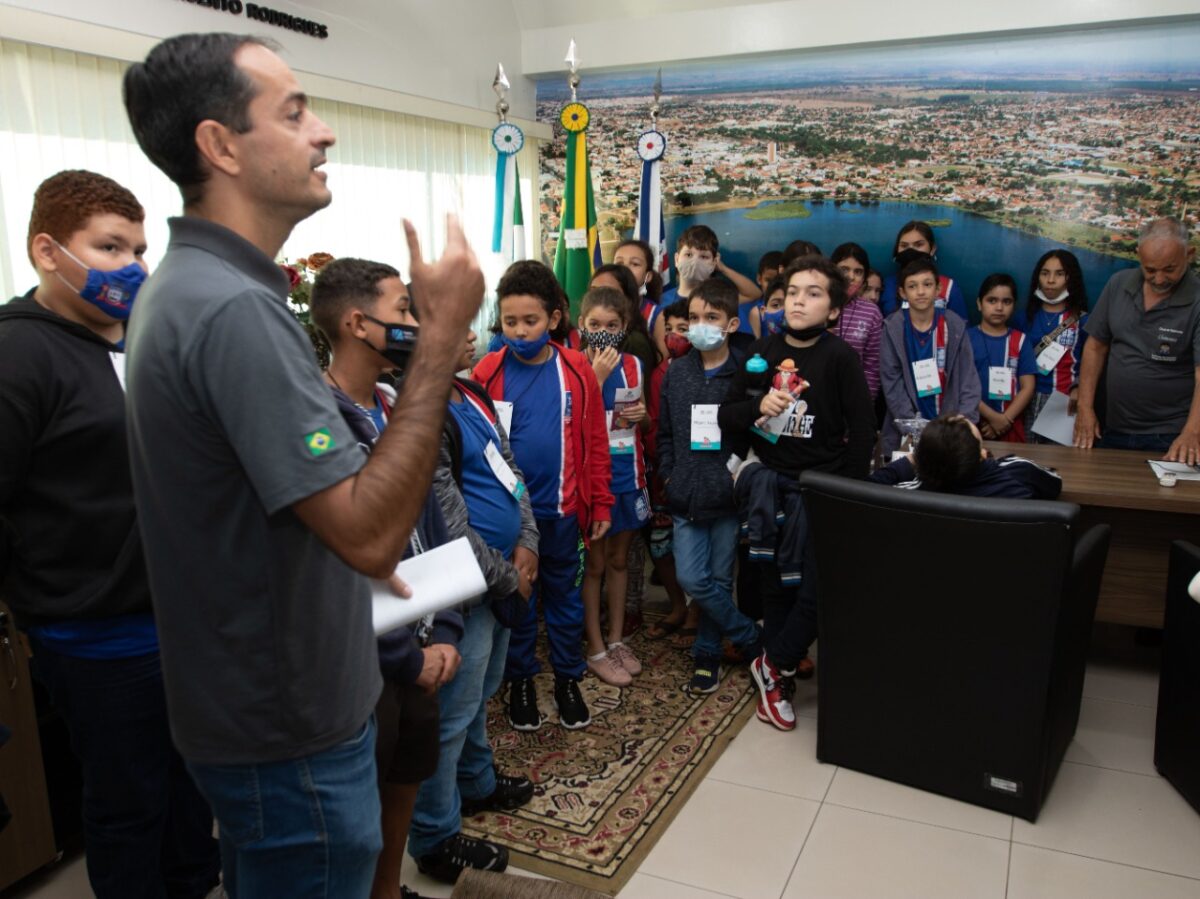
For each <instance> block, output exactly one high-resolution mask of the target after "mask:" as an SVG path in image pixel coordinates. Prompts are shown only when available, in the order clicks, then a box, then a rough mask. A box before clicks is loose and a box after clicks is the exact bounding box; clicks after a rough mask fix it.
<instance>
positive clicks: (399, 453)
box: [124, 34, 483, 899]
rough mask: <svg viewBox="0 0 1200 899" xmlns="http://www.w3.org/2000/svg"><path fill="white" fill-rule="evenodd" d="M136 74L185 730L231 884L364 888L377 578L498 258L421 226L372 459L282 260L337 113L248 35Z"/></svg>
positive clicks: (152, 511) (176, 664)
mask: <svg viewBox="0 0 1200 899" xmlns="http://www.w3.org/2000/svg"><path fill="white" fill-rule="evenodd" d="M124 87H125V105H126V109H127V111H128V113H129V119H130V122H131V124H132V126H133V131H134V134H135V135H136V136H137V139H138V143H139V144H140V145H141V147H142V149H143V150H144V151H145V153H146V155H147V156H149V157H150V159H151V160H152V161H153V162H154V163H155V164H156V165H158V167H159V168H161V169H162V170H163V171H164V172H165V173H166V174H167V176H168V177H170V178H171V179H172V180H173V181H174V182H175V183H176V184H177V185H178V186H179V188H180V191H181V193H182V194H183V203H184V215H183V217H181V218H175V219H171V221H170V226H171V238H170V243H169V244H168V247H167V253H166V257H165V258H164V259H163V261H162V265H161V266H160V267H159V269H158V270H157V271H156V273H155V275H154V277H153V278H151V279H150V280H149V281H148V282H147V284H146V286H145V287H144V288H143V290H142V292H141V295H140V297H139V303H138V307H137V311H136V312H135V314H134V316H133V320H132V321H131V323H130V328H129V368H128V388H129V436H130V441H129V443H130V456H131V461H132V470H133V480H134V490H135V496H136V499H137V503H138V513H139V520H140V523H141V528H142V534H143V540H144V543H145V549H146V559H147V563H148V568H149V573H150V580H151V584H152V587H153V591H152V592H153V594H154V607H155V612H156V617H157V621H158V627H159V636H160V640H161V643H162V660H163V672H164V678H165V683H166V691H167V703H168V711H169V715H170V721H171V728H172V734H173V737H174V739H175V742H176V744H177V745H178V747H179V750H180V753H181V754H182V756H183V757H184V759H185V760H186V761H187V763H188V767H189V770H191V772H192V774H193V776H194V777H195V780H196V783H197V785H198V786H199V788H200V790H201V792H202V793H203V794H204V795H205V797H206V798H207V799H208V800H209V802H210V803H211V805H212V807H213V812H214V813H215V815H216V817H217V819H218V821H219V823H220V836H221V851H222V861H223V866H224V875H225V887H226V890H227V892H228V893H229V894H230V895H231V896H233V897H235V899H240V897H257V896H264V897H265V896H270V897H288V899H297V897H310V896H311V897H316V896H321V897H327V896H339V897H342V896H346V897H358V896H361V897H365V896H367V894H368V893H369V891H370V886H371V880H372V875H373V872H374V868H375V856H376V855H377V853H378V851H379V848H380V833H379V826H380V819H379V816H380V808H379V800H378V793H377V788H376V777H375V762H374V733H375V731H374V723H373V719H372V710H373V709H374V707H375V702H376V699H377V698H378V696H379V692H380V688H381V682H380V675H379V663H378V658H377V654H376V649H375V638H374V634H373V632H372V627H371V608H370V591H369V588H368V584H367V581H366V578H365V577H364V575H371V576H374V577H386V576H388V575H389V574H390V573H391V572H392V571H393V569H394V567H395V565H396V563H397V562H398V561H399V560H400V558H401V556H402V555H403V553H404V550H405V547H406V546H407V544H408V540H409V534H410V532H411V530H412V527H413V524H414V522H415V521H416V519H417V516H418V514H419V512H420V510H421V508H422V504H423V502H424V499H425V495H426V493H427V491H428V489H429V486H430V483H431V481H432V475H433V470H434V465H435V462H436V454H437V448H438V445H439V443H440V440H441V431H442V419H443V415H444V414H445V410H446V396H447V394H448V393H449V390H450V384H451V380H452V377H453V374H454V368H455V366H456V365H457V360H458V357H459V355H460V349H461V347H462V344H463V342H464V340H465V339H466V333H467V327H468V324H469V322H470V320H471V318H472V316H473V315H474V314H475V312H476V311H477V309H478V307H479V303H480V300H481V299H482V295H483V278H482V275H481V273H480V270H479V266H478V263H477V262H476V260H475V257H474V255H473V254H472V252H471V250H470V248H469V247H468V246H467V245H466V242H465V240H464V238H463V235H462V231H461V229H460V228H459V227H458V226H457V223H455V222H453V221H451V223H450V228H449V236H448V241H447V249H446V253H445V255H444V256H443V257H442V259H441V260H440V261H439V262H438V263H437V264H435V265H429V264H426V263H424V262H423V261H422V260H421V254H420V247H419V246H418V244H417V240H416V236H415V233H414V231H413V230H412V227H411V226H410V225H408V224H407V223H406V230H407V234H408V243H409V251H410V255H411V277H412V281H413V289H414V292H416V293H418V294H420V296H422V297H423V298H424V303H423V305H422V312H423V313H424V317H423V321H422V328H421V341H420V344H419V347H418V349H417V350H416V353H415V355H414V358H413V360H412V363H411V365H410V367H409V369H408V376H407V378H406V380H405V389H404V392H403V395H402V397H401V399H400V401H399V402H398V403H397V405H396V408H395V409H394V411H393V415H392V421H393V425H392V427H391V428H389V429H388V431H387V433H386V434H385V435H384V436H383V438H382V439H381V440H380V441H379V443H378V444H377V445H376V448H375V452H374V453H373V454H372V455H371V456H370V457H369V460H368V459H367V457H365V456H364V455H363V453H362V451H361V450H360V449H359V448H358V444H357V441H356V440H355V438H354V437H353V436H352V434H351V433H350V431H349V429H348V428H347V426H346V425H345V423H344V421H343V419H342V416H341V415H340V414H339V413H338V409H337V406H336V404H335V402H334V399H333V396H332V394H331V393H330V392H329V389H328V387H326V386H325V384H324V382H323V381H322V378H321V373H320V371H319V370H318V368H317V364H316V361H315V358H314V355H313V351H312V346H311V344H310V342H309V340H308V337H307V335H306V334H305V332H304V331H303V330H302V329H301V328H300V326H299V325H298V324H297V323H296V321H295V320H294V319H293V318H292V317H291V315H290V314H289V312H288V310H287V308H286V306H285V297H286V296H287V291H288V283H287V279H286V278H285V277H284V276H283V274H282V273H281V271H280V269H279V267H278V266H277V265H275V263H274V261H273V260H274V258H275V256H276V254H277V253H278V252H279V250H280V248H281V247H282V245H283V242H284V241H285V240H286V238H287V236H288V234H289V233H290V232H291V230H292V228H293V226H295V225H296V223H297V222H299V221H301V220H302V219H304V218H306V217H307V216H309V215H311V214H312V213H314V212H316V211H317V210H319V209H321V208H323V207H324V206H326V205H328V204H329V202H330V200H331V198H332V195H331V193H330V190H329V188H328V187H327V186H326V183H325V180H326V176H325V173H324V172H322V171H320V167H321V165H322V164H324V162H325V159H326V151H327V150H328V149H329V147H331V146H332V145H333V143H334V135H333V133H332V132H331V131H330V130H329V128H328V127H327V126H326V125H325V123H324V122H322V121H321V120H320V119H319V118H317V116H315V115H314V114H313V112H312V111H311V110H310V109H309V107H308V103H307V98H306V97H305V95H304V93H303V91H302V90H301V89H300V85H299V84H298V83H297V81H296V78H295V76H294V75H293V74H292V72H291V70H290V69H289V68H288V67H287V65H286V64H285V63H284V62H283V60H281V59H280V58H279V57H278V56H277V55H276V54H275V53H274V52H273V51H272V50H271V49H270V48H269V46H268V45H267V44H266V43H265V42H263V41H261V40H259V39H257V38H252V37H247V36H243V35H231V34H203V35H183V36H180V37H175V38H170V39H168V40H166V41H163V42H162V43H160V44H159V45H158V46H156V47H155V48H154V49H153V50H151V51H150V54H149V55H148V56H147V57H146V60H145V62H143V63H139V64H136V65H134V66H132V67H131V68H130V69H129V71H128V73H127V74H126V77H125V85H124Z"/></svg>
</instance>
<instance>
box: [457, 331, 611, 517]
mask: <svg viewBox="0 0 1200 899" xmlns="http://www.w3.org/2000/svg"><path fill="white" fill-rule="evenodd" d="M550 346H551V347H552V348H553V350H554V356H553V357H552V358H551V359H550V360H549V361H548V362H547V363H545V364H546V365H551V366H553V367H554V368H553V371H554V373H555V377H556V379H557V382H558V392H559V396H560V409H561V422H560V424H559V427H561V429H562V430H561V431H560V434H559V440H558V442H557V444H558V453H559V460H558V469H559V471H558V478H557V479H556V480H557V484H550V485H546V484H541V485H538V484H536V483H535V477H534V474H533V472H534V471H536V470H538V469H540V468H541V467H543V466H541V465H539V464H538V463H539V462H540V461H544V459H542V460H539V459H537V458H530V454H531V453H532V452H535V451H536V450H535V449H534V447H536V445H537V443H538V442H539V441H540V442H541V443H542V445H543V447H546V440H547V438H552V436H553V435H552V434H545V435H542V434H531V435H526V434H521V433H519V431H520V426H519V416H518V414H517V409H516V406H517V405H518V404H520V403H521V401H522V399H523V397H522V396H519V395H517V396H512V397H509V396H506V395H505V393H506V391H505V369H506V365H505V361H506V359H507V357H508V353H509V349H508V347H504V348H502V349H500V350H497V351H496V352H494V353H488V354H487V355H486V356H484V357H483V358H482V359H480V360H479V362H478V363H477V364H476V366H475V369H474V371H473V372H472V375H471V376H472V378H473V379H474V380H475V381H477V382H478V383H480V384H482V385H483V387H484V389H485V390H486V391H487V392H488V395H489V396H490V397H491V398H492V399H493V400H497V401H500V402H512V403H513V404H514V409H513V433H512V434H511V435H510V443H511V444H512V448H513V455H514V456H515V457H516V460H517V464H518V465H520V467H521V470H522V471H523V472H524V473H525V475H526V479H527V481H528V483H529V488H530V492H531V493H533V494H534V497H533V499H534V505H535V511H536V509H537V506H538V505H539V497H538V494H539V493H540V494H541V500H542V502H543V503H545V502H546V501H547V500H548V501H549V502H550V503H551V504H552V505H554V506H555V507H556V509H557V513H558V517H565V516H566V515H568V514H571V513H572V512H574V514H575V515H576V516H577V517H578V519H579V527H580V529H581V530H582V531H583V536H584V540H585V541H587V540H588V533H589V531H590V530H591V525H592V522H593V521H611V520H612V506H613V495H612V492H611V488H610V484H611V480H612V469H611V466H610V463H609V455H608V427H607V422H606V421H605V414H604V398H603V396H602V394H601V392H600V384H599V383H598V382H597V381H596V375H595V374H594V373H593V371H592V366H591V364H590V363H589V362H588V361H587V358H586V357H585V356H584V355H583V354H582V353H580V352H577V351H575V350H570V349H567V348H566V347H564V346H561V345H560V344H557V343H551V344H550ZM514 363H515V364H522V363H520V362H516V360H514ZM530 399H531V398H530ZM567 445H569V446H570V453H569V455H566V454H564V453H563V448H564V447H566V446H567ZM564 456H565V457H564ZM552 480H555V479H552ZM539 488H540V489H539ZM547 493H549V494H551V495H550V496H549V497H547ZM537 517H539V518H542V517H545V516H544V514H542V513H540V512H539V513H538V515H537Z"/></svg>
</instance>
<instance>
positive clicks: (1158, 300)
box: [1075, 218, 1200, 465]
mask: <svg viewBox="0 0 1200 899" xmlns="http://www.w3.org/2000/svg"><path fill="white" fill-rule="evenodd" d="M1195 252H1196V251H1195V249H1194V248H1193V247H1191V246H1189V244H1188V232H1187V228H1185V227H1184V225H1183V224H1182V223H1180V222H1179V221H1177V220H1176V219H1170V218H1164V219H1157V220H1155V221H1153V222H1150V223H1149V224H1148V225H1146V227H1145V228H1143V229H1142V233H1141V235H1140V237H1139V238H1138V261H1139V262H1140V263H1141V265H1140V267H1139V268H1134V269H1129V270H1128V271H1123V272H1117V274H1115V275H1113V276H1112V278H1110V279H1109V282H1108V284H1107V285H1105V287H1104V292H1103V293H1101V294H1100V299H1099V300H1098V301H1097V302H1096V308H1095V309H1093V310H1092V314H1091V316H1090V317H1089V318H1088V321H1087V325H1086V326H1085V327H1086V329H1087V333H1088V337H1089V338H1090V339H1089V340H1088V341H1087V343H1086V345H1085V346H1084V350H1083V362H1082V364H1081V366H1080V371H1079V412H1078V414H1077V416H1076V418H1075V445H1076V446H1078V447H1082V448H1084V449H1087V448H1090V447H1091V446H1092V445H1093V444H1094V445H1096V446H1099V447H1108V448H1112V449H1130V450H1140V451H1143V452H1151V453H1164V454H1165V455H1164V458H1166V459H1168V460H1170V461H1173V462H1186V463H1187V464H1189V465H1195V464H1196V463H1198V462H1200V279H1197V277H1196V275H1195V274H1193V273H1192V272H1191V271H1190V269H1189V267H1188V266H1189V264H1190V263H1191V261H1192V259H1193V257H1194V256H1195ZM1106 359H1107V360H1108V375H1107V380H1106V382H1105V386H1106V387H1107V388H1108V417H1107V421H1106V424H1105V433H1104V434H1103V435H1101V433H1100V426H1099V423H1098V422H1097V420H1096V411H1095V400H1096V385H1097V383H1098V382H1099V379H1100V372H1101V371H1102V370H1103V369H1104V362H1105V360H1106Z"/></svg>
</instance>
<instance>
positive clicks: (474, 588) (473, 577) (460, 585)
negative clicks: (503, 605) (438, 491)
mask: <svg viewBox="0 0 1200 899" xmlns="http://www.w3.org/2000/svg"><path fill="white" fill-rule="evenodd" d="M396 574H397V575H398V576H399V577H400V579H401V580H402V581H404V583H406V584H408V586H409V588H410V589H411V590H412V596H411V597H410V598H409V599H402V598H401V597H399V596H397V595H396V594H395V593H394V592H392V588H391V587H390V586H389V585H388V582H387V581H377V580H372V581H371V615H372V619H373V622H374V625H375V634H376V636H378V635H380V634H386V633H387V632H388V631H393V630H395V629H396V628H398V627H403V626H404V625H406V624H412V623H413V622H414V621H417V620H419V619H421V618H424V617H425V616H426V615H428V614H430V613H431V612H440V611H442V610H443V609H448V608H451V607H452V606H457V605H459V604H461V603H464V602H466V601H467V600H470V599H474V598H475V597H477V596H482V595H483V594H484V593H485V592H486V591H487V581H485V580H484V577H483V571H482V570H481V569H480V567H479V562H478V560H477V559H476V558H475V554H474V553H473V552H471V544H470V543H468V542H467V538H466V537H459V538H458V539H457V540H452V541H451V542H449V543H447V544H444V545H443V546H437V547H434V548H433V549H431V550H429V551H428V552H423V553H421V554H420V555H419V556H413V557H412V558H411V559H405V560H404V561H403V562H401V563H400V564H399V565H397V566H396Z"/></svg>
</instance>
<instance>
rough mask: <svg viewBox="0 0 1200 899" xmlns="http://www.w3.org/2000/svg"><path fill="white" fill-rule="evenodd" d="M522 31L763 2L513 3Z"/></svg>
mask: <svg viewBox="0 0 1200 899" xmlns="http://www.w3.org/2000/svg"><path fill="white" fill-rule="evenodd" d="M510 2H511V3H512V6H513V11H514V12H515V13H516V14H517V21H518V22H519V23H520V24H521V27H522V28H553V27H558V26H561V25H574V24H577V23H578V24H587V23H591V22H607V21H614V20H621V19H628V20H630V21H631V22H632V21H635V20H637V19H644V18H647V17H649V16H657V15H662V14H664V13H667V14H670V13H687V12H694V11H695V10H701V9H716V8H719V7H723V6H729V7H737V6H749V5H751V4H753V3H761V2H763V0H510Z"/></svg>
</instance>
